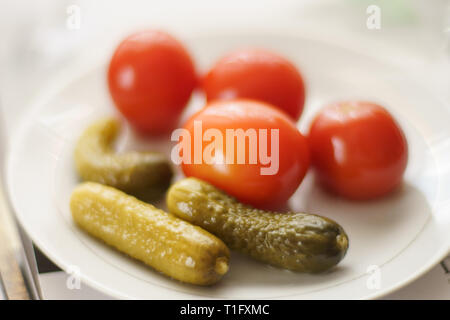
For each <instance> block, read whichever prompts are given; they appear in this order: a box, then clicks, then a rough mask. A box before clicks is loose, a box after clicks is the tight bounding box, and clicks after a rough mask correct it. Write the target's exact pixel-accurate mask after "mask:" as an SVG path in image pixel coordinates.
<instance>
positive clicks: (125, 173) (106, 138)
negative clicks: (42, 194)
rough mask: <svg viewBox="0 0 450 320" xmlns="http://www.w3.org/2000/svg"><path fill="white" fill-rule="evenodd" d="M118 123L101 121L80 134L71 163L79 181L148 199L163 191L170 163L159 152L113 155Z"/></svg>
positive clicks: (167, 182) (170, 176)
mask: <svg viewBox="0 0 450 320" xmlns="http://www.w3.org/2000/svg"><path fill="white" fill-rule="evenodd" d="M119 130H120V123H119V121H118V120H116V119H114V118H106V119H102V120H100V121H98V122H96V123H94V124H93V125H91V126H90V127H89V128H87V129H86V131H85V132H84V133H83V134H82V136H81V138H80V139H79V140H78V143H77V145H76V148H75V164H76V168H77V170H78V173H79V175H80V176H81V178H82V179H83V180H86V181H92V182H98V183H102V184H106V185H109V186H112V187H114V188H117V189H120V190H123V191H125V192H127V193H130V194H132V195H134V196H136V197H138V198H140V199H142V200H151V199H153V198H155V197H156V196H158V195H161V193H162V192H163V191H165V190H166V189H167V187H168V186H169V184H170V180H171V178H172V169H171V167H170V164H169V163H168V161H167V160H166V158H165V157H164V155H162V154H161V153H157V152H127V153H115V152H114V150H113V144H114V141H115V139H116V137H117V135H118V133H119Z"/></svg>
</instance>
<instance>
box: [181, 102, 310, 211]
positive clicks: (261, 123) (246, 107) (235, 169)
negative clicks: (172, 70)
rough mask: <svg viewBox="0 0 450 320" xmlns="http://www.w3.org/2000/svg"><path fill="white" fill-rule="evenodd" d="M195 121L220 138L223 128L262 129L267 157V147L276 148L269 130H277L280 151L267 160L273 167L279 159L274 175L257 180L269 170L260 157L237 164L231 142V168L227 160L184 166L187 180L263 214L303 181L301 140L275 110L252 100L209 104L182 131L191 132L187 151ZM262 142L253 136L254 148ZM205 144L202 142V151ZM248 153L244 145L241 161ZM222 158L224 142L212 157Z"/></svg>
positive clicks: (304, 155)
mask: <svg viewBox="0 0 450 320" xmlns="http://www.w3.org/2000/svg"><path fill="white" fill-rule="evenodd" d="M195 121H201V124H202V131H203V133H205V131H206V130H207V129H210V128H213V129H218V130H219V131H220V132H221V133H222V135H223V137H226V130H227V129H235V130H236V129H243V130H244V131H247V130H248V129H254V130H255V132H259V129H267V131H266V132H267V137H268V138H269V140H268V144H267V150H268V151H269V155H270V150H271V148H272V143H276V138H274V140H272V139H271V134H272V131H271V129H278V130H279V131H278V133H279V138H278V146H279V150H278V152H275V151H274V156H273V157H272V163H275V161H276V160H275V157H276V156H275V154H277V155H278V170H277V171H273V173H275V172H276V173H275V174H272V175H262V174H261V168H263V167H266V168H267V167H269V166H270V165H269V164H263V163H262V161H261V159H262V158H260V157H258V158H257V162H256V163H254V164H250V163H249V162H250V160H249V158H246V163H245V164H238V163H237V158H236V157H237V154H238V149H237V148H238V144H237V142H236V143H235V148H234V155H235V158H234V162H235V163H234V164H231V163H227V162H226V161H224V164H217V162H214V163H212V164H207V163H205V161H203V163H202V164H194V163H191V164H187V163H183V164H182V169H183V172H184V174H185V175H186V176H194V177H197V178H199V179H203V180H205V181H208V182H210V183H211V184H213V185H215V186H216V187H218V188H220V189H222V190H224V191H225V192H227V193H228V194H230V195H232V196H234V197H236V198H237V199H239V200H240V201H242V202H244V203H247V204H251V205H253V206H255V207H258V208H265V209H274V208H279V207H281V206H282V205H283V204H285V202H286V201H287V200H288V199H289V197H290V196H291V195H292V194H293V193H294V191H295V190H296V189H297V187H298V186H299V184H300V183H301V181H302V179H303V177H304V176H305V173H306V171H307V169H308V166H309V150H308V145H307V141H306V138H305V137H304V136H303V135H302V134H301V133H300V132H299V131H298V129H297V128H296V127H295V123H294V122H293V121H292V120H291V119H290V118H289V117H288V116H287V115H286V114H284V113H283V112H280V111H279V110H277V109H276V108H275V107H273V106H271V105H268V104H265V103H262V102H258V101H252V100H228V101H215V102H212V103H210V104H209V105H207V107H205V108H204V109H202V110H200V111H199V112H198V113H196V114H194V115H193V116H192V117H191V118H190V119H189V120H188V121H187V122H186V124H185V126H184V128H185V129H187V130H188V131H189V132H190V136H191V141H192V146H194V140H193V137H194V122H195ZM197 123H198V122H197ZM273 132H275V131H273ZM260 139H261V140H260ZM261 141H267V140H266V139H263V138H261V136H260V135H258V136H257V143H256V145H259V144H260V143H261ZM209 143H210V142H203V144H202V151H203V150H204V149H205V147H206V145H208V144H209ZM230 149H231V148H230ZM241 150H242V149H241ZM259 151H260V149H259V147H258V152H259ZM249 152H250V150H249V144H248V141H247V143H246V145H245V155H246V157H248V155H249ZM226 154H227V148H226V140H223V147H222V149H220V150H218V151H217V154H216V155H221V157H222V159H226ZM193 157H194V147H192V149H191V159H193ZM219 158H220V157H219ZM273 168H275V166H274V167H273Z"/></svg>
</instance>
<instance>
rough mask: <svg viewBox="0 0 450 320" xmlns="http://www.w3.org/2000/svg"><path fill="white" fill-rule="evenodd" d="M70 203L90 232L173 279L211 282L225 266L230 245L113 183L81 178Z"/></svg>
mask: <svg viewBox="0 0 450 320" xmlns="http://www.w3.org/2000/svg"><path fill="white" fill-rule="evenodd" d="M70 209H71V212H72V217H73V219H74V220H75V222H76V223H77V225H78V226H80V227H81V228H82V229H84V230H85V231H87V232H88V233H89V234H91V235H93V236H94V237H96V238H99V239H101V240H103V241H104V242H105V243H107V244H109V245H110V246H113V247H115V248H116V249H118V250H119V251H121V252H123V253H126V254H128V255H129V256H131V257H133V258H135V259H138V260H140V261H142V262H144V263H145V264H147V265H149V266H151V267H153V268H154V269H156V270H158V271H160V272H162V273H164V274H166V275H168V276H169V277H172V278H174V279H177V280H180V281H182V282H186V283H192V284H197V285H212V284H214V283H216V282H217V281H219V280H220V279H221V278H222V276H223V275H224V274H225V273H226V272H227V271H228V261H229V250H228V248H227V246H226V245H225V244H224V243H223V242H222V241H221V240H220V239H218V238H217V237H215V236H214V235H212V234H210V233H209V232H207V231H205V230H203V229H202V228H200V227H198V226H194V225H192V224H190V223H188V222H186V221H183V220H182V219H179V218H177V217H176V216H174V215H172V214H170V213H167V212H165V211H163V210H160V209H157V208H155V207H154V206H152V205H151V204H148V203H144V202H142V201H139V200H138V199H136V198H134V197H132V196H129V195H127V194H125V193H123V192H122V191H119V190H117V189H114V188H111V187H108V186H105V185H101V184H98V183H94V182H85V183H82V184H81V185H79V186H78V187H76V189H75V190H74V191H73V193H72V196H71V200H70Z"/></svg>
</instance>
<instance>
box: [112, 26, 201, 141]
mask: <svg viewBox="0 0 450 320" xmlns="http://www.w3.org/2000/svg"><path fill="white" fill-rule="evenodd" d="M197 83H198V79H197V76H196V73H195V68H194V64H193V62H192V60H191V58H190V56H189V54H188V52H187V51H186V49H185V48H184V47H183V45H182V44H181V43H180V42H179V41H178V40H176V39H175V38H173V37H172V36H171V35H169V34H167V33H165V32H162V31H157V30H146V31H142V32H138V33H135V34H133V35H131V36H129V37H128V38H126V39H125V40H123V41H122V43H120V45H119V46H118V47H117V49H116V51H115V52H114V55H113V57H112V59H111V62H110V64H109V69H108V85H109V91H110V93H111V96H112V98H113V100H114V103H115V105H116V106H117V108H118V109H119V111H120V112H121V113H122V114H123V115H124V116H125V118H126V119H127V120H128V121H129V122H130V123H131V124H132V125H133V126H134V127H135V128H136V129H137V130H138V131H140V132H142V133H152V134H153V133H156V134H160V133H166V132H170V131H171V129H173V127H174V126H176V125H177V123H178V119H179V116H180V114H181V112H182V111H183V109H184V107H185V106H186V104H187V102H188V100H189V98H190V96H191V93H192V91H193V89H194V87H195V86H196V84H197Z"/></svg>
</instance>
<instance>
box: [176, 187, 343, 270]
mask: <svg viewBox="0 0 450 320" xmlns="http://www.w3.org/2000/svg"><path fill="white" fill-rule="evenodd" d="M167 206H168V208H169V211H170V212H171V213H173V214H175V215H177V216H178V217H180V218H182V219H184V220H186V221H189V222H191V223H193V224H195V225H198V226H201V227H202V228H204V229H206V230H208V231H210V232H212V233H213V234H215V235H216V236H218V237H219V238H221V239H222V240H223V241H224V242H225V243H226V244H227V245H228V246H229V247H230V249H234V250H237V251H241V252H243V253H245V254H248V255H250V256H252V257H253V258H255V259H258V260H261V261H264V262H266V263H269V264H271V265H274V266H277V267H281V268H286V269H289V270H293V271H301V272H321V271H324V270H327V269H329V268H331V267H333V266H334V265H336V264H337V263H338V262H339V261H341V260H342V258H343V257H344V256H345V253H346V252H347V248H348V238H347V235H346V233H345V232H344V230H343V229H342V227H341V226H339V225H338V224H337V223H336V222H334V221H332V220H330V219H327V218H324V217H320V216H317V215H312V214H306V213H276V212H269V211H263V210H258V209H254V208H252V207H250V206H246V205H243V204H241V203H239V202H237V201H236V200H235V199H234V198H232V197H230V196H228V195H226V194H225V193H224V192H222V191H220V190H218V189H217V188H215V187H214V186H212V185H210V184H209V183H207V182H204V181H201V180H198V179H195V178H187V179H184V180H181V181H179V182H177V183H175V184H174V185H172V186H171V187H170V189H169V191H168V194H167Z"/></svg>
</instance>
